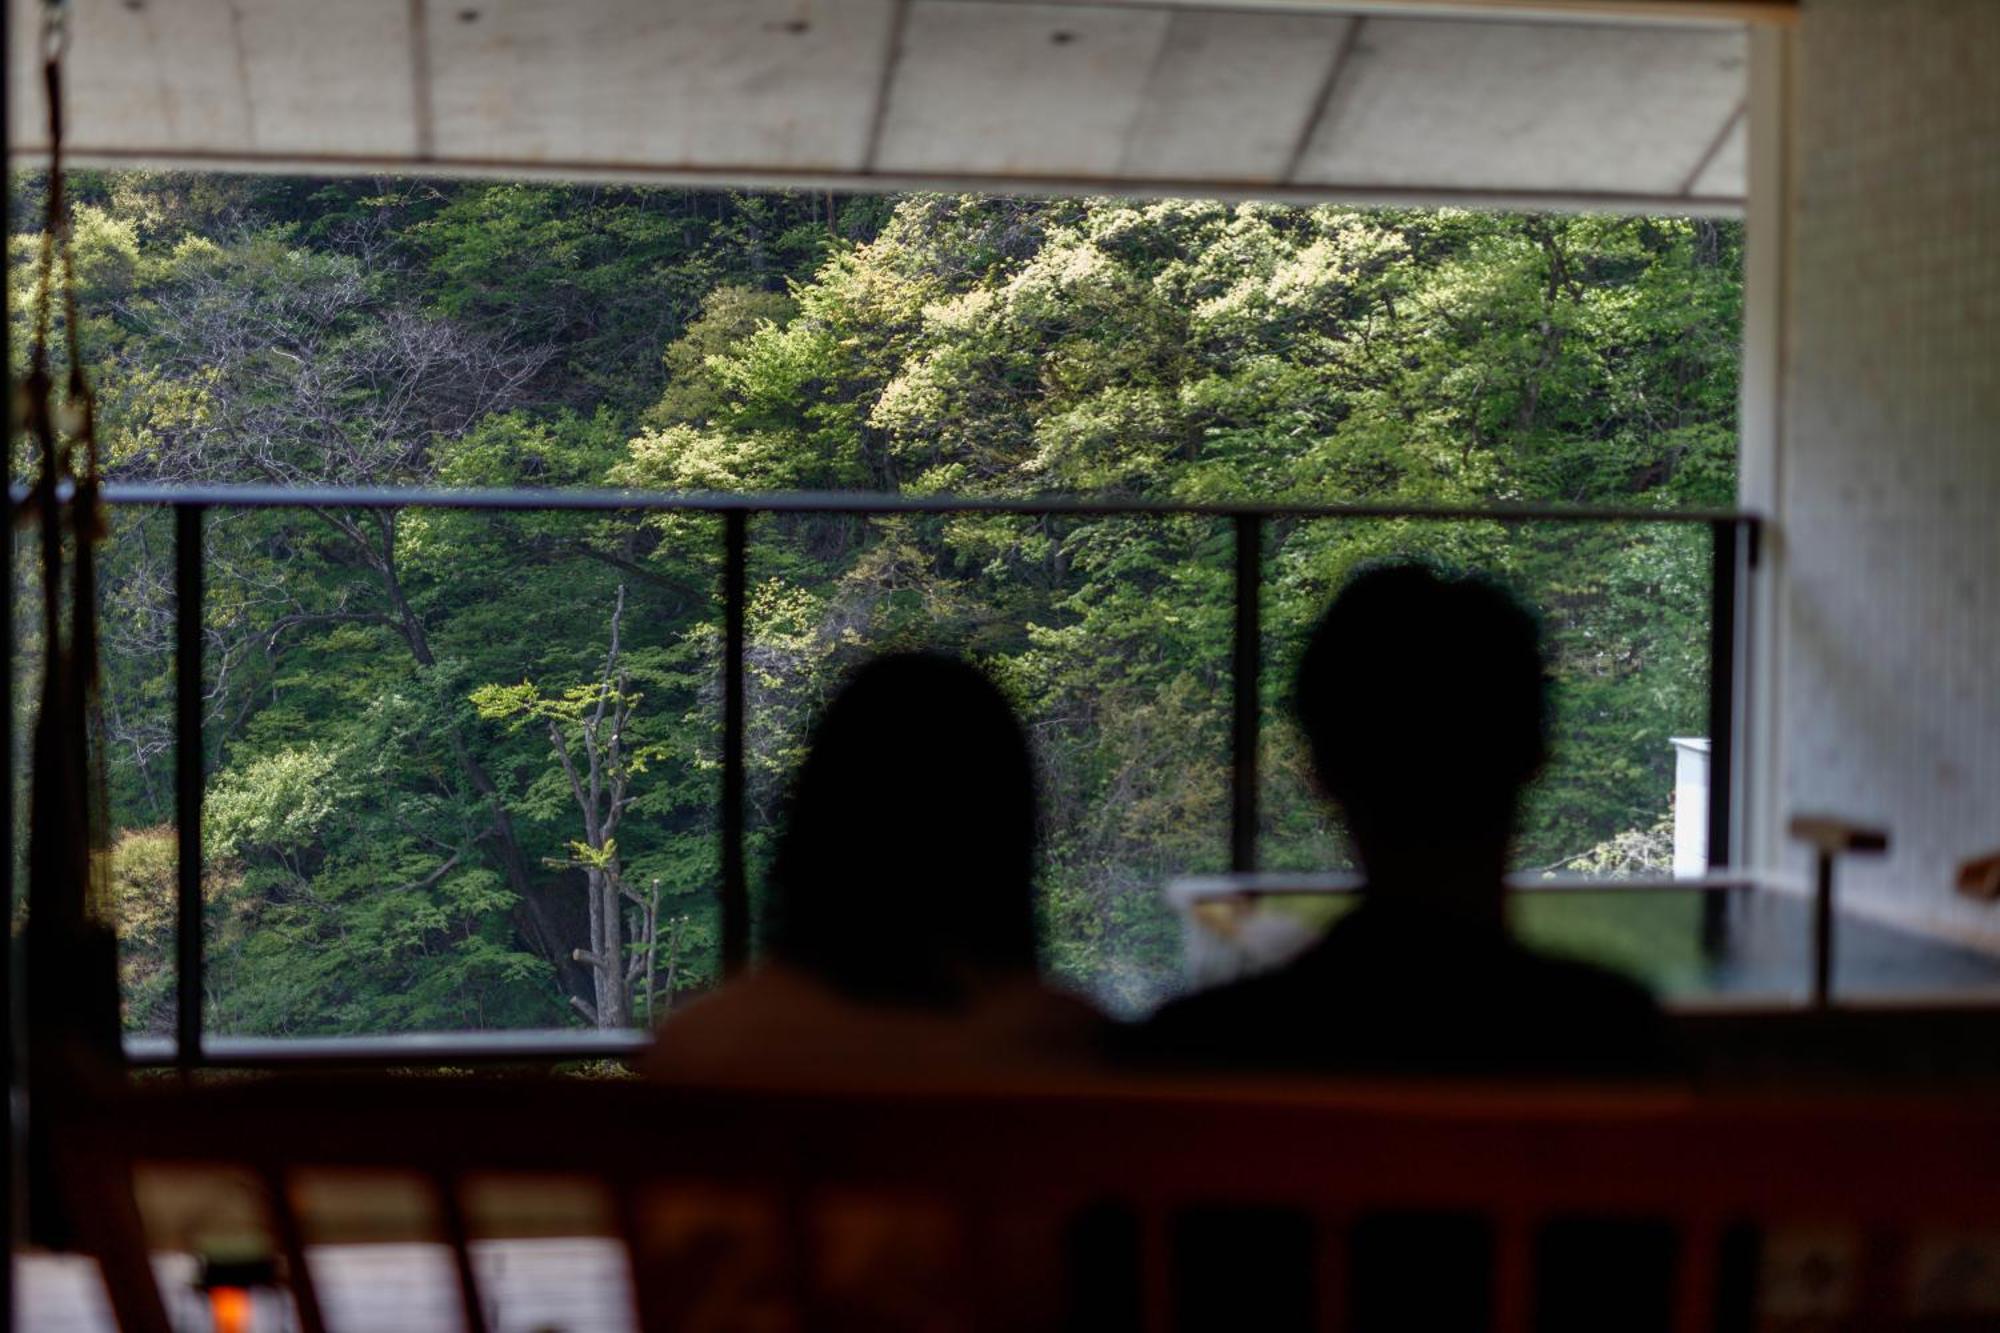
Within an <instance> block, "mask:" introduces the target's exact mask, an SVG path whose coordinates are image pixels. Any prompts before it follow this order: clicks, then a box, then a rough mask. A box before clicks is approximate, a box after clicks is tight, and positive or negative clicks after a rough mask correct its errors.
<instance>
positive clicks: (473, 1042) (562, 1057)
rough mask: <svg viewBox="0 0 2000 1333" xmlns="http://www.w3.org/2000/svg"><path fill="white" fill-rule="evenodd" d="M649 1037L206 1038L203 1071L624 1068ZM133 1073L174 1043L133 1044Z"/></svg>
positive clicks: (526, 1032)
mask: <svg viewBox="0 0 2000 1333" xmlns="http://www.w3.org/2000/svg"><path fill="white" fill-rule="evenodd" d="M652 1040H653V1038H652V1034H651V1033H648V1032H644V1031H640V1030H637V1029H634V1030H632V1031H629V1032H597V1031H592V1030H588V1029H571V1028H534V1029H521V1030H518V1031H513V1032H408V1033H392V1034H387V1035H380V1036H366V1037H207V1038H205V1039H204V1040H203V1041H202V1046H201V1060H200V1063H201V1064H202V1065H205V1066H210V1067H216V1068H230V1067H247V1068H262V1067H265V1066H270V1065H339V1064H356V1065H371V1066H375V1065H399V1064H408V1065H438V1064H453V1063H464V1064H495V1063H509V1062H514V1061H532V1062H535V1063H544V1062H556V1061H566V1060H623V1059H627V1058H629V1057H631V1056H632V1055H635V1054H637V1053H638V1052H640V1051H642V1050H644V1049H645V1048H646V1047H647V1046H649V1045H651V1044H652ZM124 1045H125V1058H126V1060H127V1061H128V1062H129V1063H131V1064H132V1065H133V1066H135V1067H139V1068H145V1067H148V1066H167V1065H171V1064H173V1063H174V1040H173V1038H171V1037H151V1036H128V1037H126V1038H125V1043H124Z"/></svg>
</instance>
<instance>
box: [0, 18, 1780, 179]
mask: <svg viewBox="0 0 2000 1333" xmlns="http://www.w3.org/2000/svg"><path fill="white" fill-rule="evenodd" d="M7 2H8V19H9V24H10V34H9V35H10V39H11V40H10V41H9V43H8V61H9V64H8V73H9V81H10V89H9V96H10V99H11V101H10V111H11V116H12V121H11V132H12V135H13V145H14V147H15V148H16V149H17V150H21V151H25V152H28V153H30V154H32V153H34V152H37V151H39V150H40V149H41V148H42V146H43V145H42V133H41V130H42V126H43V123H44V117H43V111H42V108H41V105H40V102H41V98H40V79H39V78H38V77H37V70H36V58H37V48H38V43H37V40H36V33H37V28H38V24H39V17H40V6H39V3H38V0H7ZM72 11H73V12H72V18H71V20H70V22H71V25H72V31H73V37H72V41H71V44H70V53H69V57H68V68H67V77H68V83H69V87H70V90H71V93H70V98H69V115H70V145H71V148H72V150H73V151H74V153H75V159H74V160H76V161H78V162H80V163H92V164H102V165H118V164H121V163H144V162H173V163H177V164H181V165H194V166H201V165H212V166H214V167H216V168H218V169H229V168H237V167H250V168H261V169H279V170H298V171H315V170H320V171H337V170H356V169H358V170H370V169H382V170H395V169H398V168H408V169H410V170H415V171H425V170H432V171H466V172H474V173H491V174H495V175H501V176H505V175H510V174H532V173H535V172H538V171H541V172H547V173H551V174H554V175H558V176H561V175H569V176H579V177H581V176H590V175H593V174H599V175H602V176H605V177H616V178H619V179H649V178H654V179H672V178H675V177H677V176H678V177H679V178H682V179H687V178H694V179H710V180H712V179H718V178H719V179H725V180H728V179H737V180H745V181H752V180H755V181H766V182H775V181H784V180H799V181H802V182H810V183H813V184H840V185H847V186H850V187H852V188H857V189H870V188H877V189H879V188H901V187H907V186H909V185H911V184H923V185H935V186H938V187H942V188H962V189H974V190H977V189H991V190H1005V189H1007V188H1009V185H1010V183H1012V182H1022V183H1023V188H1033V189H1056V190H1085V191H1093V192H1094V191H1099V190H1103V191H1117V190H1119V189H1121V188H1130V189H1132V190H1134V191H1140V192H1143V191H1144V190H1145V189H1146V188H1148V186H1149V185H1157V184H1159V183H1162V182H1171V183H1172V184H1173V185H1174V186H1175V187H1176V188H1185V189H1193V190H1197V191H1199V190H1201V189H1202V188H1204V187H1205V186H1212V187H1213V188H1214V189H1216V190H1218V191H1220V192H1224V193H1227V192H1229V191H1231V190H1242V191H1249V192H1252V193H1254V192H1257V191H1258V190H1259V189H1260V188H1263V187H1269V188H1270V189H1271V190H1272V191H1273V192H1274V193H1282V194H1284V195H1285V196H1286V197H1294V198H1301V197H1302V198H1311V197H1329V198H1341V197H1347V198H1354V197H1375V198H1389V197H1408V198H1446V199H1451V198H1464V199H1465V200H1466V201H1467V202H1480V201H1491V202H1498V203H1503V204H1510V205H1522V204H1533V203H1535V202H1536V201H1538V200H1540V201H1546V202H1551V203H1560V204H1569V205H1585V206H1588V205H1591V204H1592V203H1594V202H1597V201H1602V202H1603V204H1604V205H1605V206H1609V207H1640V208H1658V207H1661V206H1663V204H1665V205H1666V206H1672V205H1673V204H1674V203H1677V202H1678V200H1679V199H1680V198H1682V197H1685V196H1687V195H1688V194H1689V193H1691V194H1692V199H1691V201H1690V202H1691V203H1692V205H1693V206H1695V207H1709V208H1721V209H1727V208H1728V207H1730V205H1731V204H1732V203H1733V202H1734V201H1736V200H1739V199H1741V197H1742V195H1743V192H1744V162H1743V157H1744V153H1743V140H1744V133H1743V126H1742V125H1741V124H1740V123H1732V119H1731V118H1732V116H1736V115H1737V108H1739V107H1740V106H1741V105H1742V104H1743V101H1744V95H1745V90H1746V83H1747V78H1746V71H1745V63H1746V57H1747V39H1746V36H1745V32H1744V30H1743V29H1742V28H1740V27H1728V26H1719V25H1693V26H1686V25H1671V24H1670V25H1664V26H1652V25H1645V24H1639V23H1624V24H1614V23H1597V24H1592V23H1582V22H1573V21H1564V22H1551V21H1536V22H1504V21H1499V20H1495V19H1480V18H1471V19H1468V18H1442V17H1425V18H1415V17H1403V16H1395V17H1385V16H1382V15H1380V14H1370V15H1367V16H1364V17H1353V16H1349V15H1344V14H1341V13H1338V12H1306V11H1299V10H1295V11H1292V12H1279V11H1277V10H1276V9H1264V10H1260V9H1256V8H1238V9H1234V10H1225V9H1202V8H1199V7H1192V6H1190V5H1182V4H1172V5H1168V4H1157V3H1146V4H1125V3H1110V2H1109V0H1065V2H1063V3H1052V2H1051V0H566V2H565V3H560V4H556V3H548V2H547V0H451V2H450V3H446V2H445V0H72ZM1738 121H1739V122H1740V117H1738Z"/></svg>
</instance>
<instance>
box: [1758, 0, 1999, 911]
mask: <svg viewBox="0 0 2000 1333" xmlns="http://www.w3.org/2000/svg"><path fill="white" fill-rule="evenodd" d="M1790 97H1791V103H1790V106H1791V115H1792V118H1793V119H1792V127H1793V129H1792V136H1791V139H1790V170H1791V173H1792V177H1791V179H1792V189H1793V196H1792V197H1793V211H1792V215H1791V220H1790V227H1789V236H1788V238H1787V248H1788V261H1787V276H1786V286H1787V291H1786V296H1785V303H1784V308H1785V312H1786V315H1785V320H1784V325H1783V327H1784V353H1783V361H1784V376H1783V390H1782V410H1783V418H1782V428H1781V431H1782V434H1781V439H1782V444H1781V449H1780V467H1781V476H1780V478H1779V481H1778V492H1779V493H1778V496H1777V497H1776V498H1777V513H1778V515H1779V517H1780V519H1781V522H1782V537H1781V540H1782V542H1783V546H1784V552H1783V561H1784V572H1783V575H1782V577H1783V579H1784V581H1785V587H1784V588H1783V590H1782V592H1783V597H1782V613H1781V621H1780V623H1781V624H1782V626H1783V631H1782V642H1781V644H1780V645H1779V647H1780V653H1781V657H1780V661H1779V664H1778V668H1777V670H1778V675H1779V685H1780V691H1779V693H1780V703H1779V708H1780V713H1779V718H1780V733H1781V738H1782V739H1781V757H1780V770H1781V773H1780V782H1781V783H1782V788H1781V789H1782V793H1783V800H1782V801H1781V803H1780V804H1781V807H1782V809H1783V810H1784V811H1786V812H1795V811H1800V810H1813V811H1828V812H1834V813H1845V814H1852V815H1855V816H1860V817H1866V818H1870V819H1880V820H1881V821H1883V822H1884V823H1886V824H1887V825H1888V826H1889V828H1890V829H1891V830H1892V833H1893V837H1894V839H1895V842H1894V848H1893V852H1892V855H1891V856H1890V858H1889V859H1888V860H1887V862H1886V863H1881V864H1875V865H1870V864H1868V863H1865V862H1863V861H1859V860H1857V861H1856V862H1854V863H1853V865H1852V867H1851V869H1849V870H1848V871H1846V872H1844V874H1843V880H1842V884H1843V891H1848V892H1851V893H1852V894H1853V895H1854V898H1855V900H1856V906H1857V907H1859V908H1862V909H1863V910H1867V911H1870V912H1872V913H1876V914H1883V915H1889V916H1892V917H1896V918H1900V919H1903V920H1907V921H1910V922H1911V923H1913V924H1921V925H1924V926H1927V927H1930V928H1933V929H1936V930H1940V931H1944V932H1947V933H1952V934H1961V935H1975V936H1984V937H1987V938H1990V939H1991V940H1992V941H1993V942H1994V943H1995V944H1996V945H2000V906H1995V905H1982V904H1977V903H1972V902H1968V901H1964V900H1962V899H1960V898H1958V897H1957V896H1955V894H1954V893H1953V891H1952V888H1951V874H1952V867H1953V866H1954V864H1955V863H1956V862H1957V861H1959V860H1961V859H1963V858H1964V857H1966V856H1968V855H1970V854H1972V853H1974V852H1975V851H1981V850H1993V849H1995V848H2000V0H1807V4H1806V7H1805V13H1804V16H1803V19H1802V21H1801V22H1800V24H1799V26H1798V28H1797V29H1796V36H1795V46H1794V48H1793V52H1792V68H1791V83H1790Z"/></svg>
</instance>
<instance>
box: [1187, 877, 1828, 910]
mask: <svg viewBox="0 0 2000 1333" xmlns="http://www.w3.org/2000/svg"><path fill="white" fill-rule="evenodd" d="M1363 883H1364V881H1363V879H1362V877H1361V876H1360V875H1359V874H1357V873H1355V872H1353V871H1347V870H1332V871H1323V872H1317V873H1312V874H1306V873H1299V874H1287V873H1286V872H1284V871H1262V872H1259V873H1256V874H1248V875H1181V876H1178V877H1177V878H1174V879H1170V880H1168V881H1167V884H1166V889H1165V893H1166V897H1167V901H1168V902H1169V903H1171V904H1172V905H1173V906H1175V907H1188V906H1192V905H1193V904H1195V903H1197V902H1200V901H1202V900H1204V899H1213V898H1321V897H1341V896H1345V895H1348V894H1355V893H1359V892H1360V891H1361V889H1362V887H1363ZM1780 887H1784V888H1792V889H1794V890H1795V891H1798V890H1802V888H1803V881H1801V880H1799V878H1798V877H1797V876H1795V875H1781V874H1771V873H1763V874H1759V873H1754V872H1751V871H1743V870H1738V871H1734V872H1729V871H1717V872H1714V873H1710V874H1702V875H1686V876H1672V875H1633V876H1630V877H1628V878H1624V879H1606V878H1604V877H1603V876H1599V875H1580V874H1575V873H1572V872H1566V871H1565V872H1558V873H1554V874H1535V873H1523V874H1514V875H1509V876H1507V891H1508V892H1509V893H1692V892H1695V891H1697V890H1702V889H1759V888H1780Z"/></svg>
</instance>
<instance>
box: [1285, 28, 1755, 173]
mask: <svg viewBox="0 0 2000 1333" xmlns="http://www.w3.org/2000/svg"><path fill="white" fill-rule="evenodd" d="M1361 25H1362V26H1361V28H1360V30H1359V31H1358V32H1357V34H1356V36H1355V40H1354V43H1353V45H1352V48H1351V50H1350V51H1349V53H1348V57H1347V60H1346V62H1345V64H1344V66H1343V69H1342V72H1341V75H1340V79H1339V82H1338V85H1337V86H1336V87H1335V89H1334V92H1333V95H1332V97H1331V98H1330V99H1329V101H1328V104H1327V107H1326V112H1325V114H1324V116H1322V118H1321V120H1320V122H1319V124H1318V125H1317V126H1316V127H1315V129H1314V131H1313V135H1312V139H1311V142H1310V143H1309V145H1308V147H1307V150H1306V153H1305V156H1304V158H1303V160H1302V161H1301V163H1300V167H1299V171H1298V174H1297V176H1296V177H1295V180H1296V181H1297V182H1298V183H1300V184H1314V185H1337V184H1343V183H1361V182H1366V183H1368V184H1370V185H1380V186H1391V187H1393V186H1399V185H1400V186H1411V187H1419V186H1428V187H1431V188H1436V189H1459V190H1506V189H1517V190H1549V191H1578V192H1587V193H1602V194H1645V195H1664V194H1675V193H1679V192H1680V190H1681V188H1682V187H1683V185H1684V184H1685V183H1686V182H1687V180H1688V178H1689V177H1690V176H1691V175H1692V174H1693V173H1694V172H1695V170H1696V169H1697V168H1698V167H1699V166H1700V164H1701V161H1702V159H1703V156H1704V154H1706V153H1707V152H1708V150H1709V147H1710V146H1711V145H1712V144H1713V143H1714V141H1715V135H1716V132H1717V130H1718V129H1719V128H1720V127H1721V126H1722V124H1723V123H1724V121H1725V120H1726V119H1727V118H1728V116H1729V115H1730V113H1731V111H1732V110H1733V109H1734V108H1735V106H1736V105H1737V104H1738V103H1739V102H1740V101H1741V100H1742V98H1743V93H1744V86H1745V64H1746V61H1747V59H1748V43H1747V39H1746V37H1745V36H1744V34H1743V32H1742V31H1741V30H1734V29H1725V28H1694V27H1687V28H1670V27H1657V28H1650V27H1642V26H1638V25H1627V24H1602V25H1586V24H1555V23H1537V24H1525V23H1521V24H1516V23H1499V22H1482V21H1443V20H1431V19H1400V18H1397V19H1384V18H1367V19H1363V20H1361Z"/></svg>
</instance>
